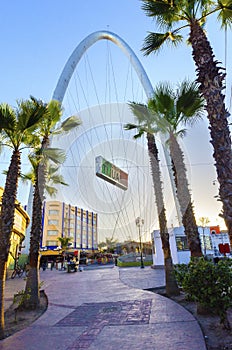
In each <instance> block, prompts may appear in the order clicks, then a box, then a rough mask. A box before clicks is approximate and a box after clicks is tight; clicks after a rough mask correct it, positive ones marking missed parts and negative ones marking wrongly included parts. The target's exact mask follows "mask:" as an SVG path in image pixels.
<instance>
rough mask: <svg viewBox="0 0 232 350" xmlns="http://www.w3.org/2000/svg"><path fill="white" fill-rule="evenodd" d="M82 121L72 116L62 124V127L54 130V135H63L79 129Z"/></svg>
mask: <svg viewBox="0 0 232 350" xmlns="http://www.w3.org/2000/svg"><path fill="white" fill-rule="evenodd" d="M81 123H82V122H81V119H80V118H78V117H76V116H71V117H69V118H67V119H66V120H65V121H63V123H61V126H60V127H59V128H57V129H56V130H54V132H53V134H54V135H56V134H61V133H66V132H69V131H70V130H72V129H74V128H76V127H78V126H80V125H81Z"/></svg>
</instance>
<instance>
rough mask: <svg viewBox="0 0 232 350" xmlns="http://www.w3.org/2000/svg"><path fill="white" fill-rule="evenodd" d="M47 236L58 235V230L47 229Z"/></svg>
mask: <svg viewBox="0 0 232 350" xmlns="http://www.w3.org/2000/svg"><path fill="white" fill-rule="evenodd" d="M47 235H48V236H58V230H47Z"/></svg>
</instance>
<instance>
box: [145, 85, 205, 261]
mask: <svg viewBox="0 0 232 350" xmlns="http://www.w3.org/2000/svg"><path fill="white" fill-rule="evenodd" d="M148 108H149V109H150V111H151V112H152V114H153V116H154V117H153V123H154V125H155V126H156V128H157V129H158V131H159V132H160V133H162V134H164V135H167V145H168V147H169V150H170V157H171V162H172V170H173V176H174V182H175V185H176V194H177V199H178V202H179V204H180V211H181V216H182V223H183V226H184V228H185V234H186V236H187V238H188V245H189V249H190V252H191V256H192V257H197V256H202V251H201V242H200V237H199V232H198V226H197V223H196V219H195V214H194V210H193V203H192V200H191V194H190V191H189V188H188V180H187V171H186V167H185V161H184V154H183V151H182V149H181V147H180V144H179V142H178V138H179V137H183V136H185V135H186V129H185V128H183V126H185V125H191V126H192V125H193V124H194V123H195V122H196V121H197V120H199V119H200V118H201V117H202V115H203V111H204V99H203V98H202V97H201V96H200V92H199V89H198V85H197V84H196V83H195V82H189V81H187V80H185V81H183V82H182V83H181V84H179V86H178V87H177V89H176V91H174V90H173V88H172V86H171V85H170V84H169V83H160V84H158V85H157V87H156V89H155V90H154V95H153V97H152V98H151V99H150V101H149V102H148Z"/></svg>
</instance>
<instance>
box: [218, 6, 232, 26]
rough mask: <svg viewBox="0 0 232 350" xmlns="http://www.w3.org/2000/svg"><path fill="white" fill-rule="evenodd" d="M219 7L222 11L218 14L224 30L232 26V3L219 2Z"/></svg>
mask: <svg viewBox="0 0 232 350" xmlns="http://www.w3.org/2000/svg"><path fill="white" fill-rule="evenodd" d="M218 7H219V8H220V9H221V10H220V11H219V13H218V20H219V21H220V22H221V27H222V28H227V27H231V26H232V1H231V0H228V1H226V0H225V1H224V0H223V1H218Z"/></svg>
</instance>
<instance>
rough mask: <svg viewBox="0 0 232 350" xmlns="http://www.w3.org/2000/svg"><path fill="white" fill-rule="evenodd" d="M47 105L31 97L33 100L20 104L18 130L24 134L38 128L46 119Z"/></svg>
mask: <svg viewBox="0 0 232 350" xmlns="http://www.w3.org/2000/svg"><path fill="white" fill-rule="evenodd" d="M45 114H46V104H44V103H43V102H42V101H39V100H36V99H35V98H34V97H31V100H25V101H23V100H22V101H20V102H18V129H19V130H21V132H24V131H25V130H27V129H33V128H36V127H37V126H38V125H37V124H38V123H39V122H40V121H41V120H42V118H44V117H45Z"/></svg>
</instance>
